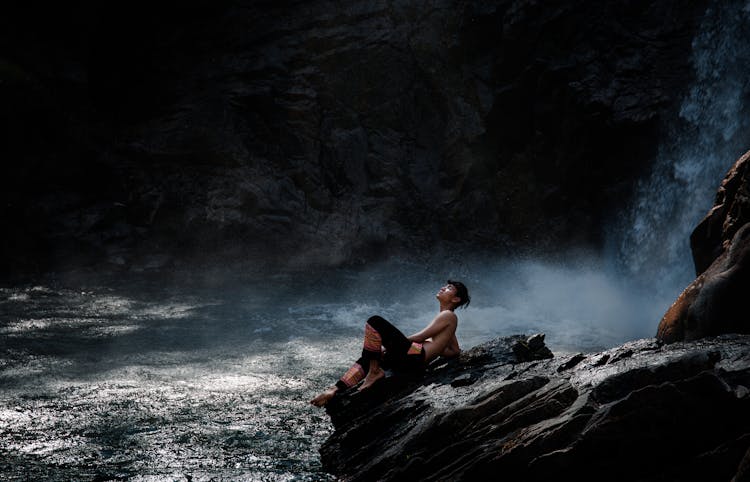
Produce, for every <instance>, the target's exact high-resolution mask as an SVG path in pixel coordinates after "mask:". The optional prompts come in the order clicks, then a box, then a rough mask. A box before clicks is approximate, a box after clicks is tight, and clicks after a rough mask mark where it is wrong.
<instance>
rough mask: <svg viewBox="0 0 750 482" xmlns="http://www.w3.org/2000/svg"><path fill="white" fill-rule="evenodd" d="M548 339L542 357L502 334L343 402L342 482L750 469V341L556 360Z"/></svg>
mask: <svg viewBox="0 0 750 482" xmlns="http://www.w3.org/2000/svg"><path fill="white" fill-rule="evenodd" d="M538 340H539V337H537V338H536V341H533V340H531V341H532V343H537V347H536V348H537V350H541V352H540V351H537V352H536V353H538V355H537V356H532V357H531V358H542V359H536V360H533V359H532V360H529V357H528V356H523V354H522V353H519V348H518V347H519V344H523V342H524V341H525V340H524V337H521V336H514V337H508V338H500V339H496V340H493V341H491V342H488V343H485V344H483V345H479V346H477V347H474V348H472V349H471V350H469V351H467V352H464V353H463V354H462V355H461V356H460V357H459V358H458V359H455V360H451V361H446V362H438V363H437V364H435V363H433V364H432V365H431V367H430V369H429V370H428V371H427V373H426V374H425V376H424V378H421V379H419V380H408V379H403V378H399V377H398V376H392V377H389V378H387V379H386V380H385V381H384V382H382V383H379V384H378V385H376V386H375V387H373V388H372V391H371V392H370V393H367V392H362V393H358V392H356V391H351V392H348V393H344V394H342V395H341V396H339V397H337V398H335V399H334V401H333V402H332V403H330V404H329V406H328V407H327V411H328V414H329V415H330V416H331V420H332V421H333V424H334V427H335V432H334V434H333V435H332V436H331V437H330V438H329V439H328V440H327V441H326V443H325V444H324V445H323V446H322V448H321V450H320V453H321V459H322V463H323V467H324V469H325V470H327V471H328V472H330V473H332V474H335V475H336V476H338V477H340V478H341V479H343V480H405V479H406V478H418V479H419V480H476V479H477V477H479V476H482V475H483V474H485V475H486V474H488V473H495V474H503V476H504V477H506V478H511V479H512V480H516V479H519V478H523V479H524V480H531V481H533V480H552V479H558V480H603V479H607V480H628V481H632V480H730V479H731V480H737V481H739V480H747V478H748V477H750V470H748V469H749V468H750V467H749V466H750V450H748V447H750V418H748V417H747V413H750V412H749V411H750V396H748V394H749V393H750V391H749V390H748V387H750V336H747V335H722V336H719V337H715V338H706V339H702V340H698V341H692V342H685V343H682V342H679V343H674V344H663V343H662V342H660V341H658V340H656V339H642V340H636V341H632V342H628V343H625V344H623V345H621V346H618V347H616V348H612V349H609V350H606V351H602V352H598V353H587V354H582V353H581V354H575V355H572V356H566V357H564V358H560V357H551V358H545V357H546V356H549V355H545V354H543V351H544V349H546V347H544V344H543V343H542V344H541V345H539V344H538ZM530 344H531V343H529V344H526V346H528V345H530ZM521 351H523V350H521ZM519 354H521V356H520V357H519ZM527 355H528V353H527ZM521 360H523V361H521Z"/></svg>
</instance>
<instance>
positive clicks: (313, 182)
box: [0, 0, 704, 269]
mask: <svg viewBox="0 0 750 482" xmlns="http://www.w3.org/2000/svg"><path fill="white" fill-rule="evenodd" d="M703 10H704V4H703V2H691V3H690V5H689V6H686V5H685V4H684V3H683V2H677V1H659V2H656V1H617V2H595V1H584V2H564V3H563V4H558V5H555V6H551V5H546V4H542V3H534V2H522V1H515V2H514V1H497V2H483V1H463V2H459V1H448V0H443V1H437V2H432V3H430V4H429V5H426V4H423V3H421V2H410V1H401V2H389V3H383V2H369V1H358V2H346V3H345V4H342V3H340V2H326V1H312V2H308V1H305V2H281V3H279V2H263V1H252V2H240V1H238V2H231V3H230V2H226V3H222V2H218V3H211V2H192V3H190V4H187V5H186V4H182V3H180V4H177V3H172V2H166V3H160V4H159V5H158V6H154V5H151V4H149V5H144V4H139V3H135V4H130V3H129V4H127V5H125V4H123V5H119V4H118V5H117V6H114V7H113V6H111V5H108V6H107V7H103V6H101V5H100V4H94V3H90V4H79V5H78V6H76V7H62V6H53V7H48V6H44V7H41V6H38V5H36V6H35V5H33V4H29V5H28V6H26V7H23V8H22V9H19V10H16V11H11V12H9V13H8V15H4V16H3V17H2V19H1V20H0V22H2V25H0V27H2V29H0V30H2V33H0V39H2V44H1V45H2V51H0V75H1V76H2V83H0V99H2V102H3V103H4V105H5V106H7V108H5V109H3V111H4V112H3V124H4V125H5V126H6V128H5V129H4V131H5V132H6V134H8V139H7V140H6V141H5V142H4V143H3V148H4V149H6V150H7V153H6V154H5V155H4V156H3V157H4V158H5V159H6V162H4V165H3V171H4V172H3V176H2V179H3V184H4V186H3V188H4V189H3V192H2V196H3V199H2V210H3V216H4V217H5V219H6V220H7V221H8V222H9V223H10V224H11V225H13V226H14V228H15V229H13V230H12V233H11V234H10V235H9V236H7V237H6V238H5V239H4V240H3V241H2V243H3V245H2V248H3V257H2V258H3V259H2V261H3V263H4V264H5V266H6V268H8V269H22V268H29V267H31V268H35V267H36V268H44V267H48V266H50V265H55V264H57V263H59V262H60V261H61V260H63V259H64V260H65V261H66V262H68V263H93V262H100V261H103V260H106V261H108V262H109V263H112V264H115V265H122V266H131V265H133V263H136V262H140V263H141V265H144V263H145V265H148V263H152V264H153V263H155V264H156V265H158V264H159V263H161V262H162V261H153V259H152V260H151V261H149V260H148V258H147V257H146V258H144V255H146V254H150V255H152V258H153V255H156V254H159V253H169V254H170V256H176V257H179V256H180V255H182V254H189V253H195V252H200V253H202V254H203V255H206V254H215V255H217V256H219V257H221V256H222V255H236V254H250V255H251V254H253V253H256V254H258V253H266V254H267V253H282V254H287V255H288V254H289V253H294V255H293V256H292V257H291V258H290V257H289V256H287V257H286V258H285V259H286V260H287V261H288V262H295V260H296V261H297V262H307V261H314V262H325V263H338V262H347V261H348V262H352V261H354V262H356V261H359V260H362V259H368V258H371V257H377V256H381V255H384V254H389V253H394V252H398V251H401V250H407V251H413V250H414V249H416V248H417V247H419V248H429V247H430V246H433V245H435V244H439V243H440V242H443V241H449V242H458V243H463V244H466V245H467V246H484V247H487V246H491V247H493V248H495V249H500V250H502V249H503V248H509V247H513V246H518V245H524V246H529V247H532V248H541V249H545V248H547V249H549V248H552V247H559V246H560V245H561V244H577V243H584V244H589V245H596V244H597V243H598V242H599V241H600V239H599V236H600V232H601V231H600V227H601V223H602V222H603V220H604V219H605V218H606V217H607V215H608V213H609V212H610V211H611V210H613V209H614V208H616V207H618V206H619V205H620V203H622V202H624V201H625V200H626V198H627V195H628V194H629V193H630V189H631V185H632V182H633V181H634V180H635V179H636V178H637V177H638V175H639V174H640V173H641V171H642V170H643V168H644V167H645V166H647V165H648V162H649V161H650V159H651V158H652V157H653V154H654V152H655V149H656V146H657V143H658V140H659V138H660V132H661V129H662V128H663V126H664V122H665V120H667V119H669V118H670V117H672V116H673V115H674V112H675V109H676V107H677V105H676V104H677V101H678V100H679V98H680V95H681V92H683V91H684V90H685V88H686V87H687V85H688V84H689V82H690V72H691V70H690V67H689V55H690V45H691V40H692V37H693V34H694V29H695V26H696V24H697V22H698V21H699V20H700V17H701V15H702V12H703ZM295 257H296V258H295ZM139 260H140V261H139Z"/></svg>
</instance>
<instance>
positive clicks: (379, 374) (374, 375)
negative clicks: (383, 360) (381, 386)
mask: <svg viewBox="0 0 750 482" xmlns="http://www.w3.org/2000/svg"><path fill="white" fill-rule="evenodd" d="M384 376H385V372H384V371H383V369H382V368H378V369H377V370H372V369H371V370H370V371H369V372H367V376H366V377H365V380H364V381H363V382H362V385H361V386H360V387H359V388H358V389H357V391H359V392H361V391H362V390H367V389H368V388H370V387H371V386H372V385H373V383H375V382H377V381H378V380H380V379H381V378H383V377H384Z"/></svg>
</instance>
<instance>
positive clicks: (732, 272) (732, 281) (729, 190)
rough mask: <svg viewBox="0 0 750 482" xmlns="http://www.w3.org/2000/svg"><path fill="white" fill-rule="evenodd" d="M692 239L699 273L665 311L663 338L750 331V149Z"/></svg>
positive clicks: (660, 333) (671, 339) (729, 175)
mask: <svg viewBox="0 0 750 482" xmlns="http://www.w3.org/2000/svg"><path fill="white" fill-rule="evenodd" d="M690 242H691V247H692V250H693V258H694V260H695V268H696V272H697V273H698V277H697V278H696V279H695V280H694V281H693V282H692V283H691V284H690V285H688V287H687V288H685V290H684V291H683V292H682V293H681V294H680V296H679V297H678V298H677V300H676V301H675V302H674V303H673V304H672V306H671V307H670V308H669V310H667V312H666V313H665V314H664V316H663V318H662V320H661V322H660V323H659V327H658V329H657V337H658V338H659V339H660V340H663V341H665V342H674V341H678V340H694V339H697V338H700V337H703V336H711V335H718V334H721V333H750V323H749V322H748V320H749V319H750V318H748V316H747V312H748V309H747V300H746V296H747V293H748V292H750V152H748V153H746V154H745V155H743V156H742V157H740V159H738V160H737V162H736V163H735V164H734V166H733V167H732V168H731V169H730V170H729V172H728V173H727V175H726V177H725V178H724V181H723V182H722V183H721V186H720V187H719V191H718V193H717V195H716V203H715V205H714V207H713V208H712V209H711V211H710V212H709V213H708V215H707V216H706V217H705V218H704V219H703V221H701V222H700V224H699V225H698V226H697V227H696V228H695V230H694V231H693V234H692V236H691V238H690Z"/></svg>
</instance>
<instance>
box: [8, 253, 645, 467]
mask: <svg viewBox="0 0 750 482" xmlns="http://www.w3.org/2000/svg"><path fill="white" fill-rule="evenodd" d="M469 273H471V274H469ZM449 275H453V276H455V275H459V276H461V279H463V280H464V281H465V282H466V284H467V285H468V286H469V288H470V290H471V293H472V297H473V301H472V304H471V306H470V307H469V308H468V309H467V310H461V311H460V312H459V319H460V327H459V333H458V337H459V340H460V343H461V344H462V346H463V347H464V348H467V347H469V346H472V345H474V344H477V343H479V342H482V341H485V340H488V339H490V338H492V337H494V336H500V335H509V334H514V333H532V332H537V331H543V332H545V333H547V341H548V344H549V345H550V347H551V348H552V349H553V350H555V351H557V352H566V351H577V350H592V349H597V348H601V347H605V346H612V345H615V344H617V343H620V342H622V341H624V340H627V339H632V338H634V337H637V336H639V335H642V336H651V335H652V333H653V330H654V328H655V321H654V318H655V316H653V317H651V318H650V319H649V320H648V322H647V323H642V324H641V325H642V326H641V328H633V327H634V326H636V325H638V323H636V324H631V325H630V327H629V328H628V329H627V330H623V329H622V326H623V325H622V323H623V320H624V319H626V318H627V319H642V318H643V317H644V316H648V315H645V314H644V313H643V312H642V311H641V310H640V308H639V309H638V310H636V311H633V310H634V308H633V307H635V306H637V305H638V304H637V303H631V302H629V300H628V299H627V296H629V295H632V293H629V294H628V293H626V292H625V291H623V290H622V289H621V288H622V287H621V286H618V285H617V282H616V281H615V277H612V278H607V277H606V276H604V275H602V274H601V271H600V270H599V268H597V267H587V266H585V265H583V264H581V263H578V264H575V263H574V264H571V263H570V262H569V261H568V262H567V264H566V265H561V264H554V263H541V262H539V261H523V262H521V261H514V262H511V261H508V260H504V261H500V260H497V261H495V262H489V261H487V260H485V261H482V262H481V263H480V262H475V263H473V265H469V264H466V265H464V266H463V267H459V268H458V269H456V270H454V272H453V273H448V274H445V273H439V274H438V273H434V272H431V271H430V270H428V269H426V268H425V267H424V266H422V265H418V264H414V263H406V262H400V263H399V262H397V263H391V264H389V265H381V266H378V267H375V268H371V269H367V270H364V269H360V270H356V271H355V270H328V271H320V272H313V273H287V274H275V275H273V276H261V275H258V274H256V275H253V276H249V275H240V276H238V275H227V274H221V275H218V274H217V273H216V272H213V273H210V274H206V273H204V274H202V275H196V274H195V273H192V274H190V275H186V274H184V273H183V274H181V275H172V276H170V277H168V278H166V279H165V277H164V276H153V275H151V276H128V277H127V279H125V278H122V277H117V276H111V277H108V278H106V279H103V278H99V279H97V280H95V281H92V280H91V279H85V278H73V277H70V276H66V277H62V276H59V277H55V276H50V277H48V278H47V279H45V281H40V282H37V283H27V284H19V285H15V286H6V287H5V288H2V289H0V340H1V341H0V421H2V424H1V425H0V475H2V478H4V479H10V480H29V479H36V480H40V479H44V480H50V479H54V480H73V479H75V480H108V479H117V478H130V479H133V480H164V479H169V480H209V479H240V480H329V479H330V477H329V476H328V475H327V474H325V473H323V472H322V471H321V468H320V462H319V456H318V452H317V449H318V447H319V446H320V444H321V443H322V442H323V441H324V440H325V438H326V437H327V436H328V435H329V434H330V433H331V431H332V427H331V425H330V423H329V421H328V418H327V416H326V415H325V413H324V411H322V410H320V409H316V408H314V407H312V406H310V405H309V404H308V400H309V399H310V398H312V397H313V396H314V395H315V394H316V393H317V392H318V391H320V390H321V389H323V388H324V387H326V386H328V385H330V384H331V383H332V382H333V381H335V380H336V379H337V377H338V376H339V375H340V374H341V373H342V372H343V371H344V370H345V369H346V368H348V366H349V365H350V363H351V362H352V361H353V360H354V359H355V358H356V357H357V355H358V352H359V351H360V350H361V335H362V326H363V322H364V320H366V319H367V317H369V316H370V315H373V314H381V315H383V316H384V317H386V318H387V319H389V320H391V321H393V322H394V323H395V324H397V325H398V326H399V327H400V328H401V329H402V330H403V331H404V332H407V334H408V333H409V332H414V331H417V330H419V329H421V328H422V327H423V326H424V324H426V323H427V322H429V321H430V320H431V318H432V316H434V314H435V313H436V309H437V304H436V302H435V300H434V294H435V292H436V291H437V289H438V288H439V287H440V286H442V284H443V283H444V282H445V279H446V278H447V277H448V276H449ZM657 321H658V320H657Z"/></svg>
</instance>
